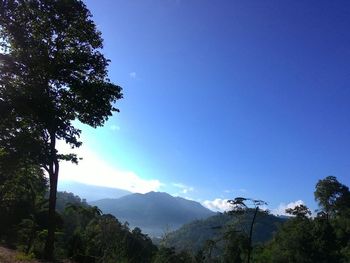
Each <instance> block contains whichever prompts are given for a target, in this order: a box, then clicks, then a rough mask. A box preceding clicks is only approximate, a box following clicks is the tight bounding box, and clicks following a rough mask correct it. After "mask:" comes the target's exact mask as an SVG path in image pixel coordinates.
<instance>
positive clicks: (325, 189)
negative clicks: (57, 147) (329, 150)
mask: <svg viewBox="0 0 350 263" xmlns="http://www.w3.org/2000/svg"><path fill="white" fill-rule="evenodd" d="M315 199H316V200H317V201H318V204H319V210H317V214H316V215H315V216H310V215H311V212H310V210H309V209H308V208H307V207H306V206H304V205H300V206H297V207H295V208H293V209H288V210H287V213H289V214H290V215H291V217H290V218H289V219H287V220H285V221H281V223H280V227H279V228H278V230H277V231H276V232H275V234H274V235H273V237H272V238H271V239H270V240H268V241H267V242H266V241H265V242H253V245H252V247H251V257H250V262H350V193H349V189H348V187H347V186H345V185H343V184H341V183H340V182H338V181H337V179H336V178H335V177H332V176H329V177H326V178H325V179H323V180H320V181H319V182H318V183H317V185H316V190H315ZM0 211H1V214H0V240H1V243H2V244H3V245H6V246H9V247H12V248H17V249H18V250H21V251H23V252H24V253H26V254H27V255H29V256H31V257H36V258H42V257H44V247H45V240H46V237H47V227H48V212H47V211H48V186H47V179H46V178H45V177H44V173H43V172H42V170H41V169H40V168H39V167H37V166H35V165H32V164H31V165H28V164H26V163H25V162H18V161H17V162H15V161H11V160H10V159H8V158H6V154H5V153H4V152H2V153H1V158H0ZM252 212H253V210H252V209H247V211H246V212H243V216H244V218H243V220H239V216H241V215H242V211H240V213H239V215H237V214H235V212H233V213H228V214H226V216H230V215H231V216H232V217H234V218H235V220H233V222H234V224H231V225H226V226H224V227H223V228H222V236H217V239H208V240H207V241H205V242H204V243H203V245H202V246H201V247H199V249H191V246H190V245H188V249H186V246H184V247H182V250H178V249H175V248H174V247H167V245H168V246H169V244H167V242H166V238H165V239H164V240H163V242H161V245H160V246H158V247H157V246H156V245H154V244H153V243H152V240H151V239H150V238H149V237H148V236H147V235H145V234H143V233H142V231H141V229H139V228H135V229H130V228H129V227H128V224H127V223H121V222H119V221H118V219H117V218H115V217H114V216H112V215H109V214H102V213H101V211H100V210H99V209H98V207H96V206H95V207H93V206H90V205H88V204H87V203H86V202H85V200H81V199H80V198H79V197H78V196H74V194H72V193H66V192H59V193H58V196H57V210H56V230H55V232H56V235H55V236H56V242H55V250H54V251H55V258H56V259H57V260H60V259H71V260H73V261H74V262H157V263H158V262H159V263H160V262H174V263H177V262H180V263H181V262H198V263H199V262H248V251H249V233H248V232H247V231H246V230H245V229H246V228H245V227H244V226H245V225H247V224H249V222H250V220H251V218H252V216H253V213H252ZM268 217H269V216H268ZM268 217H266V213H265V212H262V211H260V212H259V214H258V216H257V217H256V223H255V226H254V229H253V230H254V231H255V232H254V231H253V239H254V235H255V236H259V235H260V234H261V233H258V232H260V231H263V225H264V224H265V223H266V222H268V221H267V220H268ZM213 218H214V217H213ZM256 226H259V227H256ZM218 248H219V249H218Z"/></svg>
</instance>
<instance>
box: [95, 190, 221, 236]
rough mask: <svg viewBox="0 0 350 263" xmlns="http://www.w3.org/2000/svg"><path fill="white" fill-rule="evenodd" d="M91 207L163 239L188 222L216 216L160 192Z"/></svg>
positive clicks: (194, 204) (110, 200)
mask: <svg viewBox="0 0 350 263" xmlns="http://www.w3.org/2000/svg"><path fill="white" fill-rule="evenodd" d="M91 204H92V205H96V206H98V207H99V208H100V209H101V210H102V212H104V213H108V214H112V215H114V216H116V217H117V218H118V219H119V220H120V221H121V222H125V221H127V222H128V223H129V224H130V227H136V226H137V227H140V228H141V229H142V230H143V231H144V232H145V233H147V234H149V235H151V236H153V237H160V236H162V235H163V234H164V233H165V232H168V231H172V230H175V229H178V228H179V227H181V226H182V225H183V224H185V223H189V222H191V221H193V220H195V219H204V218H207V217H209V216H211V215H214V214H215V213H214V212H212V211H211V210H209V209H207V208H205V207H203V206H202V205H201V204H200V203H198V202H194V201H190V200H186V199H184V198H181V197H173V196H171V195H169V194H167V193H160V192H149V193H146V194H131V195H127V196H123V197H121V198H119V199H103V200H98V201H95V202H91Z"/></svg>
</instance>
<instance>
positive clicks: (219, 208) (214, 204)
mask: <svg viewBox="0 0 350 263" xmlns="http://www.w3.org/2000/svg"><path fill="white" fill-rule="evenodd" d="M227 200H228V199H221V198H216V199H214V200H205V201H204V202H203V203H202V204H203V206H205V207H206V208H208V209H210V210H212V211H215V212H224V211H228V210H230V209H232V207H231V206H230V205H229V203H227Z"/></svg>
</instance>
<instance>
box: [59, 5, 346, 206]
mask: <svg viewBox="0 0 350 263" xmlns="http://www.w3.org/2000/svg"><path fill="white" fill-rule="evenodd" d="M85 2H86V4H87V6H88V8H89V9H90V11H91V13H92V14H93V19H94V21H95V23H96V24H97V25H98V29H99V30H100V31H101V32H102V36H103V38H104V40H105V42H104V43H105V47H104V50H103V53H104V54H105V55H106V57H108V58H109V59H111V64H110V72H109V73H110V78H111V80H112V81H113V82H115V83H116V84H119V85H121V86H122V87H123V89H124V97H125V98H124V99H123V101H120V102H118V104H117V106H118V107H119V108H120V110H121V112H120V113H119V114H115V115H114V116H113V118H111V119H110V120H109V121H108V122H107V123H106V125H105V127H103V128H98V129H92V128H87V127H83V126H81V127H82V130H83V136H82V140H83V143H84V146H83V147H82V148H81V149H80V152H81V153H82V155H84V154H85V155H86V156H87V157H86V158H85V159H84V161H85V162H84V161H82V162H81V168H80V170H79V169H78V170H76V169H75V168H71V166H67V165H64V166H63V169H62V172H61V178H62V180H70V179H75V180H79V181H84V182H87V183H92V184H99V185H109V186H115V187H120V188H124V189H128V190H133V191H138V192H146V191H149V190H157V191H166V192H169V193H171V194H175V195H176V194H177V195H180V196H183V197H187V198H192V199H194V200H199V201H201V202H204V201H205V200H207V202H206V204H207V205H208V206H210V205H211V207H212V206H213V205H215V204H216V205H220V204H223V203H224V200H225V199H227V198H234V197H236V196H246V197H252V198H259V199H263V200H265V201H267V202H269V204H270V205H269V208H270V209H276V208H278V207H279V206H281V205H282V206H283V205H287V204H288V203H291V202H296V201H298V200H302V201H303V202H305V203H306V204H307V205H308V206H310V207H311V208H313V209H314V208H315V202H314V199H313V191H314V187H315V184H316V182H317V180H319V179H321V178H324V177H326V176H328V175H334V176H336V177H337V178H338V180H339V181H341V182H342V183H344V184H346V185H350V30H349V28H350V1H341V0H339V1H321V0H317V1H316V0H314V1H313V0H310V1H294V0H293V1H279V0H276V1H260V0H255V1H253V0H251V1H231V0H226V1H224V0H221V1H209V0H197V1H195V0H186V1H185V0H142V1H141V0H132V1H130V0H123V1H119V0H115V1H108V0H99V1H95V0H88V1H85ZM74 169H75V170H74ZM73 171H74V172H73ZM82 171H83V172H82ZM215 199H217V200H216V201H215V202H214V200H215ZM299 202H300V201H299Z"/></svg>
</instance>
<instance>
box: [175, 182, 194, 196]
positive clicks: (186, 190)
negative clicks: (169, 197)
mask: <svg viewBox="0 0 350 263" xmlns="http://www.w3.org/2000/svg"><path fill="white" fill-rule="evenodd" d="M172 185H173V186H174V187H176V188H179V189H180V190H181V193H183V194H187V193H189V192H193V191H194V188H193V187H192V186H187V185H184V184H181V183H173V184H172Z"/></svg>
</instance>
